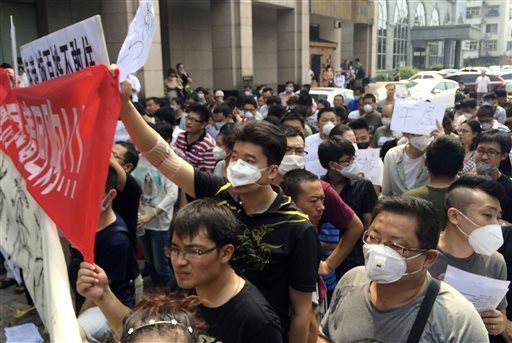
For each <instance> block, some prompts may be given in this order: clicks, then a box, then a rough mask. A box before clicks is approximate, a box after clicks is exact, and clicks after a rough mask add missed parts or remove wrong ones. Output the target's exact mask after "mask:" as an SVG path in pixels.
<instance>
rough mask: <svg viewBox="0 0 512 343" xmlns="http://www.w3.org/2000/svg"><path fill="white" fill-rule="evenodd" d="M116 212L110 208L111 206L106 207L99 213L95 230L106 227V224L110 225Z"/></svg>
mask: <svg viewBox="0 0 512 343" xmlns="http://www.w3.org/2000/svg"><path fill="white" fill-rule="evenodd" d="M116 219H117V218H116V214H115V213H114V211H113V210H112V207H109V208H107V209H106V210H105V211H104V212H102V213H101V214H100V219H99V220H98V229H97V230H96V232H99V231H101V230H103V229H104V228H106V227H107V226H109V225H111V224H112V223H113V222H115V221H116Z"/></svg>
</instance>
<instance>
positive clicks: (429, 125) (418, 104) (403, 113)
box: [391, 99, 446, 135]
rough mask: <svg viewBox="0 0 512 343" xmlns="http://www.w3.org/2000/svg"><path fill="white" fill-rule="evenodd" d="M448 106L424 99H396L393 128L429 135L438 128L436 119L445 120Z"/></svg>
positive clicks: (392, 120) (440, 121)
mask: <svg viewBox="0 0 512 343" xmlns="http://www.w3.org/2000/svg"><path fill="white" fill-rule="evenodd" d="M445 109H446V107H445V106H443V105H440V104H434V103H432V102H428V101H422V100H398V99H397V100H396V102H395V107H394V109H393V117H392V118H391V130H393V131H399V132H407V133H415V134H418V135H429V134H430V133H431V132H432V131H434V130H435V129H437V125H436V120H437V121H438V122H439V123H442V122H443V117H444V111H445Z"/></svg>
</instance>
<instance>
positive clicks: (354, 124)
mask: <svg viewBox="0 0 512 343" xmlns="http://www.w3.org/2000/svg"><path fill="white" fill-rule="evenodd" d="M348 126H349V127H350V128H351V129H352V130H361V129H364V130H367V131H369V130H370V129H369V128H368V122H367V121H366V120H364V119H361V118H359V119H356V120H354V121H351V122H350V123H348Z"/></svg>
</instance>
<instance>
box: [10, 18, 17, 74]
mask: <svg viewBox="0 0 512 343" xmlns="http://www.w3.org/2000/svg"><path fill="white" fill-rule="evenodd" d="M17 49H18V48H17V47H16V28H15V27H14V22H13V20H12V16H11V54H12V68H13V69H14V80H16V81H17V80H18V50H17Z"/></svg>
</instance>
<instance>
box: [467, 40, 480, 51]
mask: <svg viewBox="0 0 512 343" xmlns="http://www.w3.org/2000/svg"><path fill="white" fill-rule="evenodd" d="M469 50H478V41H476V40H472V41H471V42H469Z"/></svg>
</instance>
